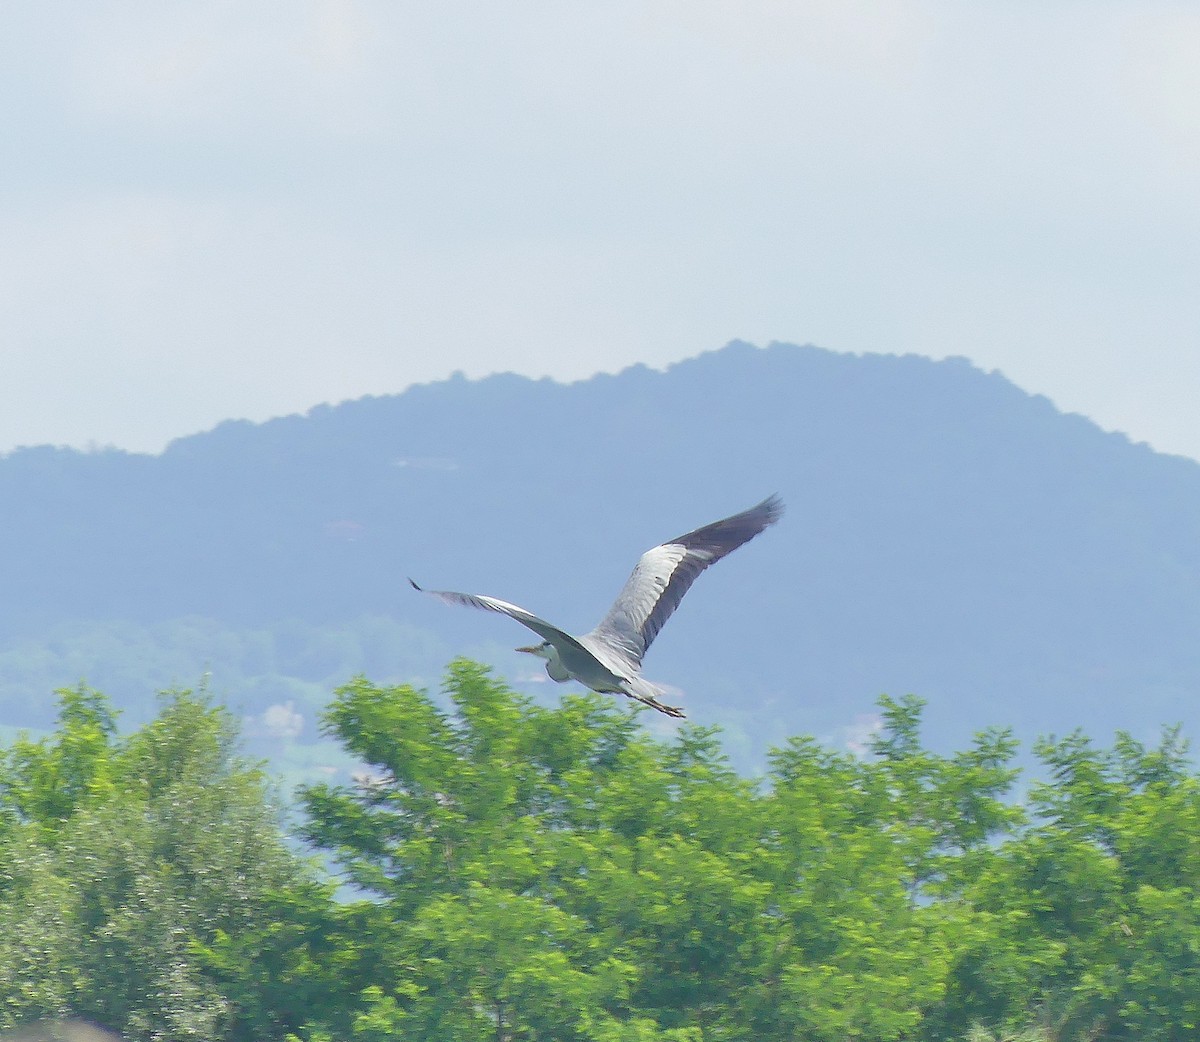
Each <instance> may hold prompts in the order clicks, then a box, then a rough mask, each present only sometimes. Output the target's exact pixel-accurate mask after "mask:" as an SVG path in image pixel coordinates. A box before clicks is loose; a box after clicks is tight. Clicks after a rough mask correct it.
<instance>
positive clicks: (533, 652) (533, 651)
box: [513, 647, 538, 655]
mask: <svg viewBox="0 0 1200 1042" xmlns="http://www.w3.org/2000/svg"><path fill="white" fill-rule="evenodd" d="M513 651H523V652H525V654H526V655H536V654H537V653H538V649H537V648H536V647H532V648H513Z"/></svg>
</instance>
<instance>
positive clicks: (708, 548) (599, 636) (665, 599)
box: [586, 496, 783, 666]
mask: <svg viewBox="0 0 1200 1042" xmlns="http://www.w3.org/2000/svg"><path fill="white" fill-rule="evenodd" d="M782 516H783V501H782V500H781V499H780V498H779V497H778V496H770V497H768V498H767V499H764V500H763V501H762V502H761V503H759V504H758V505H757V506H753V507H751V508H750V509H749V510H743V511H742V512H741V513H740V514H734V515H733V516H732V517H727V518H725V519H724V520H721V521H714V522H713V523H712V524H710V525H705V526H704V527H703V528H697V529H696V530H695V531H694V532H688V533H687V534H686V535H681V536H679V537H677V538H675V539H669V540H667V542H665V543H662V544H660V545H659V546H656V547H654V549H652V550H647V551H646V552H645V553H644V554H642V557H641V560H639V561H638V563H637V566H636V567H635V568H634V569H633V574H632V575H630V576H629V579H628V580H627V581H626V583H625V586H624V587H623V588H622V590H621V592H620V593H619V594H618V595H617V599H616V600H615V601H614V602H613V606H612V607H611V608H609V609H608V614H607V615H605V616H604V618H603V619H601V620H600V624H599V625H598V626H597V627H596V628H595V629H594V630H592V631H591V633H589V634H587V635H586V636H587V637H589V638H592V639H593V640H598V641H602V642H603V643H605V644H607V645H609V646H610V647H613V648H614V649H617V650H619V651H621V652H622V653H623V654H625V655H627V656H629V658H630V659H631V660H632V662H633V663H634V664H635V665H638V666H640V665H641V661H642V656H643V655H645V654H646V649H647V648H648V647H650V644H651V643H652V642H653V640H654V638H655V637H657V636H658V631H659V630H661V629H662V628H663V626H664V625H665V623H666V621H667V619H669V618H670V617H671V615H672V613H673V612H674V611H675V609H676V608H678V607H679V602H680V601H681V600H682V599H683V595H684V594H685V593H687V591H688V590H689V589H690V588H691V585H692V583H694V582H695V581H696V577H697V576H698V575H699V574H700V573H701V572H702V571H704V569H705V568H707V567H708V566H709V565H711V564H715V563H716V562H717V561H719V560H720V559H721V558H722V557H724V556H725V555H726V554H730V553H732V552H733V551H734V550H736V549H737V548H738V547H739V546H741V545H742V544H743V543H748V542H749V541H750V540H751V539H753V538H754V537H755V536H756V535H758V533H759V532H761V531H762V530H763V529H764V528H766V527H767V526H768V525H773V524H774V523H775V522H776V521H778V520H779V519H780V517H782Z"/></svg>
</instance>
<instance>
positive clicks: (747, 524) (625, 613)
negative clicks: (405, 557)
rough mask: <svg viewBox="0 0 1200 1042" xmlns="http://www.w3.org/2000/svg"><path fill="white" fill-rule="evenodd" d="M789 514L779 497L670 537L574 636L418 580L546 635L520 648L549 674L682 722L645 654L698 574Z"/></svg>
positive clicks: (520, 611)
mask: <svg viewBox="0 0 1200 1042" xmlns="http://www.w3.org/2000/svg"><path fill="white" fill-rule="evenodd" d="M782 515H783V502H782V501H781V500H780V498H779V497H778V496H770V497H768V498H767V499H764V500H763V501H762V502H761V503H759V504H758V506H754V507H751V508H750V509H749V510H743V511H742V512H741V513H740V514H734V515H733V516H732V517H727V518H725V519H724V520H723V521H714V522H713V523H712V524H711V525H705V526H704V527H703V528H697V529H696V530H695V531H694V532H688V533H687V534H686V535H681V536H678V537H677V538H675V539H668V540H667V541H666V542H665V543H661V544H660V545H658V546H656V547H654V549H652V550H647V551H646V552H645V553H644V554H642V556H641V559H640V560H639V561H638V563H637V565H636V566H635V567H634V569H633V574H632V575H630V576H629V579H628V580H627V581H626V583H625V586H624V587H623V588H622V589H621V592H620V593H619V594H618V595H617V599H616V600H615V601H614V602H613V606H612V607H611V608H609V609H608V614H607V615H605V616H604V618H603V619H601V620H600V623H599V625H597V626H596V628H595V629H593V630H592V631H591V632H590V633H585V634H583V635H582V636H579V637H573V636H572V635H571V634H570V633H567V632H566V631H565V630H560V629H559V628H558V627H557V626H554V625H552V624H551V623H549V622H547V621H546V620H545V619H539V618H538V617H537V616H536V615H534V614H533V612H530V611H526V610H525V609H524V608H522V607H520V606H518V605H516V604H509V603H508V601H502V600H500V599H498V598H496V597H485V596H482V595H479V594H472V593H454V592H453V591H451V590H424V589H422V587H420V586H418V585H417V584H416V583H415V582H413V580H412V579H409V580H408V581H409V582H410V583H412V587H413V589H415V590H421V592H422V593H429V594H432V595H433V596H434V597H440V598H441V599H442V600H443V601H445V602H446V603H447V604H465V605H467V606H468V607H471V608H483V609H484V610H485V611H495V612H499V613H500V614H501V615H507V616H508V617H509V618H510V619H516V620H517V622H519V623H521V625H523V626H527V627H528V628H529V629H531V630H533V632H534V633H536V634H537V635H538V636H539V637H541V638H542V643H540V644H535V645H533V646H532V647H525V648H517V649H516V650H517V651H523V652H526V653H527V654H530V655H537V656H538V657H539V658H544V659H545V660H546V672H547V673H548V674H550V678H551V679H552V680H556V681H559V682H560V683H561V682H562V681H565V680H569V679H575V680H577V681H579V683H581V684H583V685H584V686H585V687H589V688H591V689H592V690H593V691H601V692H606V693H610V694H622V695H627V696H628V697H629V698H635V699H637V700H638V701H639V702H644V703H645V704H646V705H648V706H652V707H653V708H655V709H657V710H658V711H659V712H660V713H666V714H667V716H675V717H681V716H683V711H682V710H681V709H679V708H678V707H676V706H668V705H663V703H662V702H660V701H659V700H658V699H659V696H660V695H662V694H664V693H665V692H664V691H663V689H662V688H660V687H658V686H657V685H655V684H652V683H650V681H648V680H646V679H645V678H644V677H643V676H642V675H641V670H642V657H643V656H644V655H645V654H646V649H647V648H649V647H650V645H651V643H652V642H653V641H654V638H655V637H657V636H658V631H659V630H661V629H662V628H663V625H664V624H665V623H666V621H667V619H669V618H670V617H671V615H672V613H673V612H674V611H675V609H676V608H678V607H679V602H680V601H681V600H682V599H683V595H684V594H685V593H687V591H688V589H689V588H690V587H691V585H692V583H694V582H695V581H696V577H697V576H698V575H699V574H700V573H701V572H702V571H704V569H705V568H707V567H708V566H709V565H710V564H715V563H716V562H717V561H719V560H720V559H721V558H722V557H724V556H725V555H726V554H729V553H732V552H733V551H734V550H736V549H737V548H738V547H739V546H741V545H742V544H743V543H748V542H749V541H750V540H751V539H753V538H754V537H755V536H756V535H758V533H759V532H761V531H762V530H763V529H764V528H766V527H767V526H768V525H773V524H774V523H775V522H776V521H778V520H779V518H780V517H781V516H782Z"/></svg>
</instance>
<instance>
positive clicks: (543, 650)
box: [514, 640, 550, 661]
mask: <svg viewBox="0 0 1200 1042" xmlns="http://www.w3.org/2000/svg"><path fill="white" fill-rule="evenodd" d="M514 650H515V651H523V652H525V654H526V655H536V656H537V657H538V658H544V659H546V660H547V661H549V660H550V642H549V641H548V640H544V641H542V642H541V644H533V645H530V646H529V647H527V648H515V649H514Z"/></svg>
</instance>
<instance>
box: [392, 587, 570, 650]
mask: <svg viewBox="0 0 1200 1042" xmlns="http://www.w3.org/2000/svg"><path fill="white" fill-rule="evenodd" d="M408 581H409V584H410V585H411V586H412V588H413V589H414V590H419V591H420V592H421V593H428V594H430V595H431V596H433V597H437V598H438V599H439V600H443V601H445V602H446V603H447V604H463V605H466V607H468V608H482V609H483V610H484V611H495V612H499V613H500V614H501V615H507V616H508V617H509V618H510V619H516V620H517V622H519V623H520V624H521V625H522V626H526V627H528V628H529V629H531V630H533V632H534V633H536V634H537V635H538V636H539V637H541V638H542V640H548V641H550V642H551V643H552V644H559V643H562V644H570V645H573V646H574V647H576V648H578V649H579V650H580V651H582V652H584V653H585V654H589V655H590V654H591V652H589V651H587V649H586V648H584V647H583V645H582V644H580V643H579V641H577V640H576V639H575V638H574V637H572V636H571V634H569V633H566V632H564V631H563V630H560V629H559V628H558V627H557V626H554V625H551V624H550V623H549V622H547V621H546V620H545V619H539V618H538V617H537V616H536V615H534V614H533V612H531V611H526V610H525V609H524V608H522V607H521V606H520V605H519V604H509V603H508V601H502V600H500V598H498V597H485V596H484V595H483V594H476V593H455V592H454V591H453V590H426V589H425V588H424V587H423V586H418V585H417V584H416V583H415V582H413V581H412V579H409V580H408Z"/></svg>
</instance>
